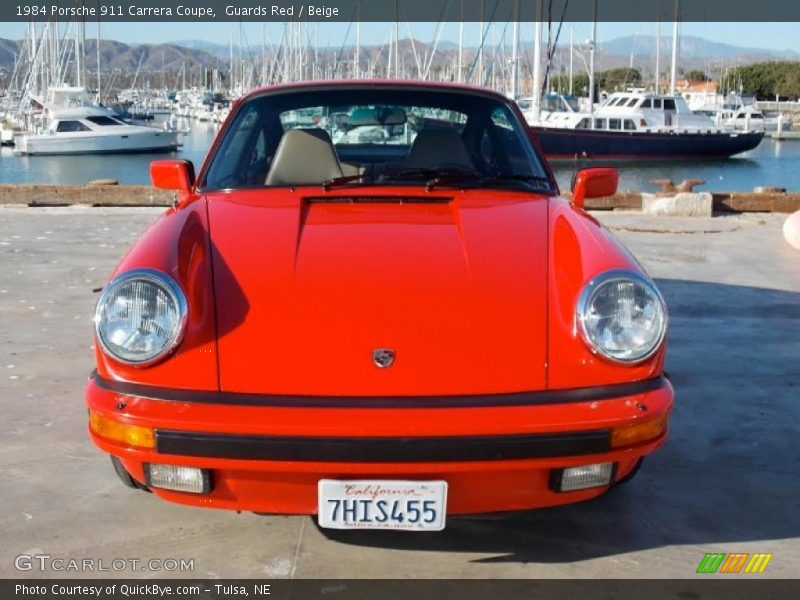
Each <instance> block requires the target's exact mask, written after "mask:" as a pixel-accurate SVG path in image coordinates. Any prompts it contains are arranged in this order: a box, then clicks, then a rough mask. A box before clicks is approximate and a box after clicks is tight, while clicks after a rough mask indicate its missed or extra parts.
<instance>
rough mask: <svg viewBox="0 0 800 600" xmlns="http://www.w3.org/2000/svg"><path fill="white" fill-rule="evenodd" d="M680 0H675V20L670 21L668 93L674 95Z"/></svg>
mask: <svg viewBox="0 0 800 600" xmlns="http://www.w3.org/2000/svg"><path fill="white" fill-rule="evenodd" d="M679 10H680V0H675V20H674V21H673V23H672V69H671V70H670V75H669V93H670V95H672V96H674V95H675V72H676V71H677V65H678V12H679Z"/></svg>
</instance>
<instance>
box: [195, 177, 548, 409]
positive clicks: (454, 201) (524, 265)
mask: <svg viewBox="0 0 800 600" xmlns="http://www.w3.org/2000/svg"><path fill="white" fill-rule="evenodd" d="M406 192H408V193H406V194H399V195H397V194H395V195H393V196H391V197H388V196H386V191H385V190H384V191H381V192H379V193H381V194H383V196H379V197H374V196H373V197H365V196H363V195H359V196H357V197H353V195H352V190H350V191H347V190H335V191H332V192H327V193H325V192H322V191H321V190H320V189H319V188H318V187H316V188H305V189H304V188H298V189H295V190H291V189H269V190H246V191H235V192H226V193H212V194H209V195H208V197H207V199H208V210H209V230H210V236H211V253H212V260H213V276H214V289H215V297H216V311H217V333H218V353H219V354H218V356H219V368H220V371H219V374H220V386H221V389H222V390H223V391H234V392H250V393H267V394H297V395H321V396H341V395H352V396H404V395H409V396H417V395H452V394H479V393H503V392H514V391H525V390H536V389H543V388H544V387H545V383H546V381H545V371H546V351H547V339H546V336H547V248H548V242H547V232H548V226H547V211H548V200H547V198H544V197H534V196H531V195H530V194H521V193H518V192H511V191H509V192H504V191H486V190H463V191H455V190H437V191H435V192H422V193H421V192H420V190H419V189H418V188H417V189H415V190H414V189H411V190H410V191H409V190H406ZM393 193H394V192H393ZM359 194H363V191H361V190H359ZM414 194H416V195H417V196H414ZM380 350H390V351H391V354H393V355H394V362H393V363H392V364H391V365H390V366H387V367H380V366H378V365H377V364H376V362H375V356H374V355H375V353H376V352H377V351H380Z"/></svg>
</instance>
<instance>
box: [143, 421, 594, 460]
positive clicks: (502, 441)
mask: <svg viewBox="0 0 800 600" xmlns="http://www.w3.org/2000/svg"><path fill="white" fill-rule="evenodd" d="M156 450H157V451H158V452H159V453H161V454H174V455H180V456H198V457H206V458H235V459H252V460H288V461H314V462H359V463H393V462H450V461H487V460H512V459H523V458H550V457H562V456H578V455H582V454H600V453H604V452H608V451H609V450H610V431H609V430H607V429H604V430H597V431H578V432H570V433H556V434H536V435H490V436H464V437H462V436H459V437H391V438H389V437H386V438H384V437H381V438H351V437H346V438H345V437H283V436H264V435H233V434H219V433H197V432H191V431H173V430H164V429H158V430H156Z"/></svg>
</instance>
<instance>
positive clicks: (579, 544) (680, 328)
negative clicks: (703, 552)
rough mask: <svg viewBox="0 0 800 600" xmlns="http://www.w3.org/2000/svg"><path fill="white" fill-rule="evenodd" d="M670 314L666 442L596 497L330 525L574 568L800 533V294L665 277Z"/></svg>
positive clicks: (388, 540)
mask: <svg viewBox="0 0 800 600" xmlns="http://www.w3.org/2000/svg"><path fill="white" fill-rule="evenodd" d="M657 283H658V285H659V287H660V288H661V290H662V292H663V294H664V296H665V298H666V300H667V303H668V305H669V310H670V333H669V341H668V343H669V349H668V358H667V370H668V372H669V374H670V378H671V380H672V382H673V385H674V386H675V391H676V404H675V410H674V412H673V415H672V419H671V424H670V439H669V440H668V441H667V443H666V445H665V446H664V447H663V448H662V449H661V450H659V451H658V452H656V453H655V454H653V455H652V456H650V457H648V458H647V459H646V460H645V462H644V465H643V467H642V469H641V470H640V472H639V474H638V475H637V476H636V477H635V478H634V479H633V480H632V481H630V482H629V483H628V484H626V485H624V486H620V487H619V488H614V489H612V490H611V491H610V492H609V493H608V494H606V495H604V496H602V497H600V498H598V499H595V500H590V501H588V502H584V503H580V504H574V505H569V506H562V507H556V508H548V509H541V510H535V511H528V512H520V513H510V514H507V515H493V516H490V517H480V518H458V517H451V518H450V519H449V520H448V523H447V527H446V529H445V530H444V531H443V532H437V533H423V534H410V533H407V532H378V531H333V530H321V531H322V532H323V535H325V536H326V537H327V538H328V539H330V540H334V541H338V542H340V543H345V544H355V545H360V546H367V547H385V548H396V549H406V550H412V549H413V550H428V551H452V552H475V553H481V554H485V553H491V554H496V556H494V557H491V558H483V559H477V561H476V562H488V563H492V562H501V563H502V562H541V563H564V562H574V561H580V560H586V559H591V558H596V557H605V556H613V555H618V554H624V553H628V552H633V551H637V550H647V549H651V548H660V547H663V546H669V545H681V544H698V545H705V546H707V545H713V544H723V543H736V542H747V541H759V540H778V539H784V538H792V537H797V536H800V512H798V511H797V505H798V497H799V496H798V490H800V452H799V451H798V441H797V439H798V438H797V435H798V424H799V423H800V367H798V365H800V293H797V292H787V291H779V290H772V289H764V288H754V287H743V286H735V285H722V284H715V283H707V282H698V281H681V280H674V279H663V280H658V281H657Z"/></svg>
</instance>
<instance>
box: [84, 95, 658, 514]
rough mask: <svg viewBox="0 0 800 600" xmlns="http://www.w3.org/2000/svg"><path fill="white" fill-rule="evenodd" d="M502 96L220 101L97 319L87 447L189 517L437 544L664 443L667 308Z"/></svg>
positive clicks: (627, 464)
mask: <svg viewBox="0 0 800 600" xmlns="http://www.w3.org/2000/svg"><path fill="white" fill-rule="evenodd" d="M523 123H524V120H523V119H522V117H521V115H520V113H519V111H518V109H517V108H516V106H515V105H514V104H513V103H512V102H510V101H509V100H507V99H506V98H504V97H503V96H501V95H498V94H495V93H492V92H489V91H486V90H481V89H473V88H468V87H463V86H447V85H428V84H419V83H410V82H405V83H403V82H355V81H351V82H326V83H307V84H296V85H289V86H279V87H272V88H266V89H261V90H257V91H254V92H252V93H250V94H249V95H248V96H246V97H245V98H243V99H242V100H241V101H239V102H237V103H236V105H235V106H234V108H233V109H232V111H231V115H230V117H229V118H228V120H227V122H226V124H225V125H224V126H223V128H222V130H221V131H220V133H219V135H218V136H217V139H216V140H215V142H214V145H213V146H212V148H211V151H210V152H209V155H208V158H207V159H206V161H205V163H204V165H203V167H202V169H201V170H200V173H199V175H198V176H197V177H196V178H195V176H194V171H193V168H192V166H191V164H189V163H187V162H184V161H178V160H168V161H158V162H154V163H153V164H152V167H151V175H152V179H153V184H154V185H155V186H156V187H157V188H162V189H170V190H177V201H176V206H175V207H174V208H173V209H170V210H168V211H167V212H166V213H165V214H164V215H163V216H162V217H160V218H159V219H158V220H157V221H156V222H155V223H154V224H153V225H152V226H151V227H150V228H149V229H148V230H147V231H146V232H145V233H144V234H143V235H142V237H141V238H140V239H139V240H138V242H137V243H136V244H135V245H134V246H133V247H132V248H131V249H130V251H129V252H128V253H127V254H126V255H125V257H124V258H123V260H122V262H121V263H120V264H119V266H118V267H117V269H116V271H115V272H114V274H113V276H112V279H111V281H110V282H109V283H108V285H107V286H106V287H105V289H104V290H103V292H102V294H101V297H100V298H99V301H98V304H97V309H96V314H95V335H96V348H97V350H96V358H97V369H96V371H95V372H94V373H93V374H92V375H91V378H90V380H89V383H88V388H87V391H86V400H87V404H88V407H89V432H90V435H91V438H92V440H93V441H94V443H95V444H96V445H97V446H98V447H99V448H100V449H101V450H103V451H105V452H107V453H109V454H110V455H111V457H112V462H113V464H114V467H115V470H116V471H117V474H118V475H119V476H120V478H121V479H122V480H123V482H125V483H127V484H128V485H130V486H132V487H139V488H143V489H149V490H151V491H152V492H154V493H155V494H156V495H158V496H159V497H161V498H163V499H165V500H170V501H173V502H179V503H184V504H192V505H196V506H206V507H214V508H228V509H237V510H249V511H256V512H266V513H282V514H312V515H317V516H318V519H319V524H320V525H321V526H322V527H331V528H391V529H408V530H429V529H430V530H436V529H441V528H443V527H444V525H445V520H446V517H447V515H455V514H469V513H482V512H494V511H509V510H521V509H530V508H536V507H543V506H552V505H557V504H565V503H570V502H577V501H581V500H586V499H588V498H592V497H595V496H598V495H600V494H602V493H603V492H605V491H606V490H608V489H609V488H610V487H611V486H613V485H615V484H618V483H620V482H621V481H623V480H625V479H628V478H630V476H631V475H632V474H633V473H635V471H636V469H637V468H638V466H639V463H640V462H641V460H642V457H643V456H645V455H646V454H649V453H650V452H652V451H654V450H655V449H656V448H658V447H659V446H660V445H661V444H662V443H663V442H664V440H665V438H666V435H667V419H668V414H669V412H670V410H671V408H672V403H673V391H672V388H671V386H670V384H669V382H668V381H667V379H666V378H665V376H664V374H663V365H664V337H665V332H666V327H667V313H666V307H665V305H664V301H663V299H662V297H661V294H660V293H659V291H658V290H657V289H656V287H655V285H654V284H653V282H652V281H651V280H650V278H649V277H648V276H647V275H646V274H645V273H643V271H642V269H641V267H640V266H639V265H638V264H637V262H636V261H635V260H634V259H633V258H632V257H631V255H630V254H629V253H628V252H627V251H626V250H625V248H624V247H623V246H622V245H621V244H620V243H619V242H618V241H617V240H616V239H615V238H614V237H613V236H612V235H611V234H610V233H609V232H608V231H607V230H605V229H604V228H603V227H602V226H601V225H600V224H599V223H598V222H597V221H596V220H595V219H594V218H592V217H591V216H590V215H588V214H587V213H586V212H584V210H583V208H582V207H583V202H584V199H585V198H589V197H597V196H605V195H609V194H612V193H614V191H615V190H616V186H617V173H616V171H614V170H612V169H600V168H596V169H587V170H584V171H580V172H578V174H577V176H576V177H575V181H574V183H573V191H572V198H571V200H567V199H564V198H562V197H560V196H559V192H558V188H557V185H556V183H555V180H554V179H553V175H552V173H551V172H550V170H549V167H548V166H547V164H546V163H545V162H544V160H543V159H542V157H541V153H540V152H539V151H538V149H537V146H536V142H535V139H534V138H533V137H532V134H531V133H530V132H529V130H528V129H527V128H526V127H525V126H524V125H523Z"/></svg>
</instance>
